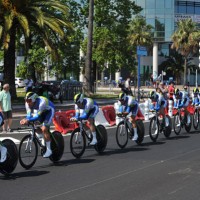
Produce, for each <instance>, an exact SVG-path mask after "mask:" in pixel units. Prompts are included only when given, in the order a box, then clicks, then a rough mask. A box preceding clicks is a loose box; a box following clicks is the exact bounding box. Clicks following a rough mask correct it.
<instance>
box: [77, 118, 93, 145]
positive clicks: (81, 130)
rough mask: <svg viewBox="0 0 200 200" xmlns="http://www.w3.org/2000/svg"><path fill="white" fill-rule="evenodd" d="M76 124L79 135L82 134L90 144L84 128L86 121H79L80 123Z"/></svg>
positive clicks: (89, 138)
mask: <svg viewBox="0 0 200 200" xmlns="http://www.w3.org/2000/svg"><path fill="white" fill-rule="evenodd" d="M77 123H78V124H79V128H80V133H81V134H84V135H85V136H86V138H87V140H88V141H89V142H91V137H90V136H89V135H88V134H87V132H86V128H85V126H86V121H83V120H80V121H78V122H77ZM95 128H96V126H95Z"/></svg>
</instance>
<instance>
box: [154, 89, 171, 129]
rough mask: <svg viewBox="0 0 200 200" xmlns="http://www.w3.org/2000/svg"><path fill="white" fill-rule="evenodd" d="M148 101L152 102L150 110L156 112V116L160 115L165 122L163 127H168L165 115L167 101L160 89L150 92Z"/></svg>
mask: <svg viewBox="0 0 200 200" xmlns="http://www.w3.org/2000/svg"><path fill="white" fill-rule="evenodd" d="M150 99H151V100H152V105H151V107H150V110H156V111H158V115H162V117H163V119H164V120H165V126H169V119H168V118H167V117H166V115H165V108H166V106H167V100H166V99H165V98H164V96H163V94H162V91H161V90H160V88H157V89H156V91H150Z"/></svg>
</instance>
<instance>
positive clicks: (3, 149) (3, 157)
mask: <svg viewBox="0 0 200 200" xmlns="http://www.w3.org/2000/svg"><path fill="white" fill-rule="evenodd" d="M0 151H1V159H0V163H3V162H4V161H5V160H6V158H7V148H6V147H4V146H3V144H2V142H0Z"/></svg>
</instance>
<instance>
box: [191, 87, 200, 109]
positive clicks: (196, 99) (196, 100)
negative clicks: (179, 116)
mask: <svg viewBox="0 0 200 200" xmlns="http://www.w3.org/2000/svg"><path fill="white" fill-rule="evenodd" d="M199 104H200V95H199V89H198V88H194V89H193V94H192V105H194V106H198V105H199Z"/></svg>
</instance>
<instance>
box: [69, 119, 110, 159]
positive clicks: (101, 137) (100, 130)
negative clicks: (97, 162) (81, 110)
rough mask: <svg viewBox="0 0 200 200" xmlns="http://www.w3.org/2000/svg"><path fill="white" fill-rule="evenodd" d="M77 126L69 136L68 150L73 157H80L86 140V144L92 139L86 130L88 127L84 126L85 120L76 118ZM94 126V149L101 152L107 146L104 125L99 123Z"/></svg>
mask: <svg viewBox="0 0 200 200" xmlns="http://www.w3.org/2000/svg"><path fill="white" fill-rule="evenodd" d="M76 123H77V125H78V128H76V129H75V130H74V131H73V132H72V133H71V138H70V150H71V153H72V155H73V156H74V157H76V158H80V157H81V156H82V155H83V154H84V152H85V149H86V140H87V141H88V142H87V143H88V146H89V144H90V142H91V141H92V134H91V133H88V132H87V130H88V128H89V127H86V126H87V125H86V120H78V121H77V122H76ZM95 128H96V137H97V144H96V145H94V148H95V150H96V151H97V152H98V153H99V154H101V153H102V152H104V150H105V148H106V146H107V140H108V136H107V131H106V129H105V127H104V126H103V125H101V124H99V125H97V126H96V125H95Z"/></svg>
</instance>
